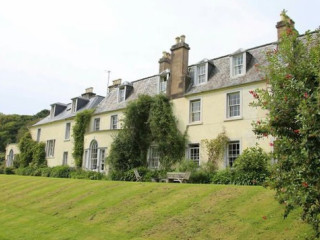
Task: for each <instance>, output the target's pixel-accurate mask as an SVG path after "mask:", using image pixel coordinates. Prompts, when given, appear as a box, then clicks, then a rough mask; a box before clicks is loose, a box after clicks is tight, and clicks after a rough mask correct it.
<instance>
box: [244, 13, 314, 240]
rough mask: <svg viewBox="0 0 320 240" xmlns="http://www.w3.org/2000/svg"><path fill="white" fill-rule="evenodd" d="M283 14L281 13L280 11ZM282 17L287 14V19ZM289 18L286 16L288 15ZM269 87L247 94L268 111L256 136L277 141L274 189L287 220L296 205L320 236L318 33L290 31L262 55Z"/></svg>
mask: <svg viewBox="0 0 320 240" xmlns="http://www.w3.org/2000/svg"><path fill="white" fill-rule="evenodd" d="M284 14H285V13H284ZM285 16H286V15H285ZM286 17H287V16H286ZM266 57H267V60H268V65H267V66H264V67H259V66H258V68H259V69H260V70H261V71H263V72H264V73H265V77H266V81H267V83H268V88H267V89H258V90H256V91H250V93H251V94H252V95H253V97H254V98H255V101H254V103H253V104H252V105H253V106H256V107H261V108H262V109H265V110H267V111H268V116H267V118H266V120H263V121H258V122H256V123H254V124H253V125H254V131H255V133H256V134H257V135H258V136H259V137H267V136H269V135H270V136H273V137H275V139H276V140H275V141H274V143H270V144H271V145H273V146H274V154H273V158H274V159H276V161H277V164H276V165H275V170H274V172H273V177H272V180H273V183H272V187H274V188H275V190H276V196H277V198H278V200H279V201H280V202H281V203H283V204H285V206H286V211H285V216H287V215H288V214H289V212H290V211H291V210H292V209H293V208H294V207H296V206H300V207H302V209H303V214H302V218H303V219H304V220H306V221H307V222H308V223H310V224H312V226H313V228H314V229H315V231H316V235H317V237H318V236H320V231H319V223H320V222H319V221H320V197H319V196H320V181H319V179H320V151H319V146H320V89H319V83H320V71H319V69H320V35H319V31H318V30H317V31H315V32H313V33H310V32H307V33H306V34H305V35H304V36H298V34H297V32H296V31H294V29H292V28H288V29H287V31H286V33H285V34H284V35H283V36H282V38H281V39H280V41H279V45H278V49H276V50H274V51H272V52H268V53H267V54H266Z"/></svg>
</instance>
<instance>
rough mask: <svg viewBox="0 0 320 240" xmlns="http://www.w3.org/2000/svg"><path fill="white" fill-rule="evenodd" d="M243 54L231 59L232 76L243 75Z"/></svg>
mask: <svg viewBox="0 0 320 240" xmlns="http://www.w3.org/2000/svg"><path fill="white" fill-rule="evenodd" d="M243 55H244V54H243V53H241V54H238V55H235V56H233V57H232V75H233V76H234V77H235V76H239V75H243V74H244V71H245V70H244V59H243Z"/></svg>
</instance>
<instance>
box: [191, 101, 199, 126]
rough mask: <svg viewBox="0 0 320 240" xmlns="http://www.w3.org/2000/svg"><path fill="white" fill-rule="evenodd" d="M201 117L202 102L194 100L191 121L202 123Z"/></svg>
mask: <svg viewBox="0 0 320 240" xmlns="http://www.w3.org/2000/svg"><path fill="white" fill-rule="evenodd" d="M200 117H201V102H200V100H194V101H191V102H190V121H191V122H196V121H200Z"/></svg>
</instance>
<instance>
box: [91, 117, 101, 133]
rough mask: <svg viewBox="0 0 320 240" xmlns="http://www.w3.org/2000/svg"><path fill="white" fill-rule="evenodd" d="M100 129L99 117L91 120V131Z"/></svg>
mask: <svg viewBox="0 0 320 240" xmlns="http://www.w3.org/2000/svg"><path fill="white" fill-rule="evenodd" d="M99 130H100V118H95V119H94V120H93V131H99Z"/></svg>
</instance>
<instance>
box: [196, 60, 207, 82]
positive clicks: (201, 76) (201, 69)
mask: <svg viewBox="0 0 320 240" xmlns="http://www.w3.org/2000/svg"><path fill="white" fill-rule="evenodd" d="M197 73H198V74H197V76H196V82H195V85H199V84H202V83H205V82H206V81H207V80H206V64H202V65H200V66H198V69H197Z"/></svg>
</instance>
